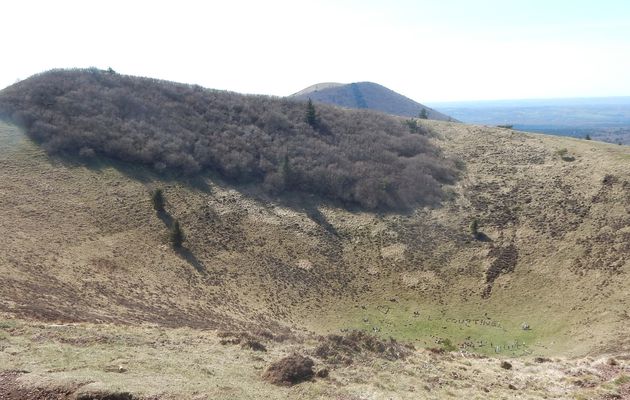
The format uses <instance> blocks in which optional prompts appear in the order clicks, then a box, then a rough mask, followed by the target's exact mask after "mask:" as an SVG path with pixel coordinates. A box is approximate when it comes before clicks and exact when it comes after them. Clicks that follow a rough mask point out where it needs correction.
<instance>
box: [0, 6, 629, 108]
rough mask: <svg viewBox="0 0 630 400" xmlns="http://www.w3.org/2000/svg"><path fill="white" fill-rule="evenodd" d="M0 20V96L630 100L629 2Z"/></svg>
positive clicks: (11, 14)
mask: <svg viewBox="0 0 630 400" xmlns="http://www.w3.org/2000/svg"><path fill="white" fill-rule="evenodd" d="M0 12H1V13H2V16H3V18H2V23H1V24H0V37H1V38H2V48H1V51H2V58H0V88H1V87H5V86H7V85H10V84H12V83H14V82H15V81H16V80H17V79H24V78H26V77H28V76H30V75H32V74H34V73H37V72H41V71H44V70H48V69H51V68H59V67H63V68H65V67H89V66H96V67H99V68H107V67H110V66H111V67H112V68H114V69H115V70H116V71H118V72H120V73H124V74H131V75H143V76H150V77H156V78H162V79H168V80H173V81H179V82H187V83H197V84H200V85H202V86H205V87H210V88H217V89H229V90H234V91H237V92H245V93H263V94H273V95H280V96H283V95H288V94H291V93H293V92H296V91H298V90H301V89H303V88H304V87H306V86H309V85H311V84H313V83H317V82H344V83H349V82H357V81H373V82H377V83H380V84H382V85H385V86H387V87H389V88H391V89H393V90H395V91H398V92H400V93H402V94H404V95H406V96H408V97H411V98H413V99H414V100H417V101H420V102H432V101H447V100H453V101H455V100H475V99H512V98H548V97H587V96H621V95H626V96H627V95H630V1H628V0H619V1H615V0H599V1H592V0H591V1H581V0H572V1H568V0H567V1H564V0H557V1H556V0H522V1H517V0H514V1H510V0H485V1H484V0H476V1H469V0H439V1H438V0H432V1H429V0H427V1H396V0H390V1H366V0H363V1H343V0H336V1H334V0H331V1H298V0H294V1H275V0H264V1H263V0H261V1H240V0H231V1H196V2H194V1H184V0H177V1H168V2H162V1H132V0H127V1H115V0H108V1H99V2H95V1H66V0H55V1H39V2H38V1H29V0H19V1H5V2H2V4H0Z"/></svg>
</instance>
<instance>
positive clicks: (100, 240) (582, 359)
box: [0, 72, 630, 400]
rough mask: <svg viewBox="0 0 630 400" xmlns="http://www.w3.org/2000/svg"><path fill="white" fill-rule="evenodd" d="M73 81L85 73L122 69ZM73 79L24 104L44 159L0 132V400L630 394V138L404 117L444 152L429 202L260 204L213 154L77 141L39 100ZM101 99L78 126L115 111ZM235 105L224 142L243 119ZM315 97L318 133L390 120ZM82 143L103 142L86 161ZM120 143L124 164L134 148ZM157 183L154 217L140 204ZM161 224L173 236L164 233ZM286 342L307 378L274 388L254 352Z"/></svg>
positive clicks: (152, 124) (301, 198) (272, 357)
mask: <svg viewBox="0 0 630 400" xmlns="http://www.w3.org/2000/svg"><path fill="white" fill-rule="evenodd" d="M79 75H80V76H81V77H82V79H86V85H87V86H86V87H90V85H93V84H94V83H93V82H92V81H91V79H94V80H99V79H101V80H102V81H103V82H105V84H104V85H103V86H98V87H99V88H101V87H107V85H110V84H112V82H114V83H115V82H117V80H118V79H121V77H118V76H113V77H111V78H110V76H109V75H106V74H104V73H102V72H99V73H98V75H96V78H95V77H92V76H85V75H83V72H81V73H80V74H79ZM44 76H46V75H44ZM61 76H62V77H65V76H66V75H63V74H62V75H61ZM110 79H111V80H110ZM124 79H127V78H124ZM129 81H130V82H136V83H140V84H141V85H140V86H141V87H145V86H146V85H147V81H144V80H143V79H139V78H129ZM80 82H83V81H80ZM148 82H149V83H151V82H153V83H156V82H155V81H148ZM156 84H159V85H161V83H160V82H157V83H156ZM30 85H33V84H32V83H30V84H27V85H24V86H14V87H12V88H10V91H9V92H2V93H0V104H4V105H6V104H7V101H8V100H7V98H10V99H11V102H13V101H18V100H19V101H23V103H15V104H20V105H23V104H27V105H30V104H31V101H32V100H33V99H37V98H38V97H36V96H34V95H33V94H32V93H34V92H32V91H30V88H34V87H38V85H33V86H30ZM69 85H70V83H69ZM82 85H83V83H81V84H80V85H78V86H74V84H72V85H71V86H70V87H71V88H73V90H70V91H68V92H65V93H66V94H64V95H60V96H57V97H55V103H53V104H50V103H49V102H44V103H43V106H41V108H38V107H34V109H35V114H34V115H35V116H36V117H37V118H44V117H45V118H47V119H46V123H50V124H51V125H53V126H55V127H63V128H64V129H65V127H68V128H71V130H70V131H65V132H57V134H60V135H62V138H63V139H64V142H63V143H68V146H67V147H63V150H61V151H57V150H55V151H51V146H52V144H55V143H56V141H54V140H52V138H54V137H55V136H51V138H50V139H49V138H47V137H40V136H38V135H37V133H36V132H37V131H32V132H31V131H30V128H25V127H24V126H22V127H20V126H17V125H15V124H14V123H11V122H2V123H0V204H3V210H4V212H3V213H1V214H0V229H1V230H2V232H4V233H5V234H4V237H3V242H2V244H1V245H0V275H1V276H2V278H3V279H2V285H0V349H1V350H2V351H0V365H1V366H2V367H1V368H0V395H2V396H5V397H6V398H8V399H11V400H13V398H32V399H38V398H46V397H45V396H48V398H60V399H65V398H68V397H69V396H70V395H75V394H76V395H77V396H78V395H79V394H85V393H90V394H89V396H91V397H89V396H88V395H85V396H88V397H83V398H104V397H103V395H102V392H103V391H106V392H115V391H118V392H125V391H129V392H131V393H133V395H134V396H135V397H136V398H146V399H155V398H184V399H200V398H235V397H236V398H247V397H250V398H251V397H256V396H257V397H260V396H261V395H264V396H265V397H267V398H287V396H288V397H295V398H313V399H316V398H350V399H355V398H356V399H359V398H365V397H366V396H367V394H369V395H370V396H374V397H377V398H418V397H427V398H445V397H454V398H458V397H462V398H463V397H467V398H475V397H476V398H484V399H486V398H490V399H491V398H510V397H512V398H517V397H518V398H523V397H527V398H532V399H542V398H580V397H581V398H588V399H591V398H593V399H602V400H603V399H606V398H613V397H610V396H617V397H616V398H620V397H621V398H623V397H622V396H625V395H626V394H627V393H628V392H629V391H630V386H629V385H628V378H627V376H629V375H630V369H629V368H630V365H629V364H628V359H629V358H630V357H629V356H630V340H629V338H628V335H627V332H628V329H629V327H630V315H629V314H628V311H627V310H628V309H630V299H629V298H628V296H627V293H628V281H627V276H628V273H629V272H630V230H629V229H628V227H629V226H630V209H629V207H630V171H629V169H628V167H627V166H628V163H629V162H630V148H628V147H627V146H618V145H610V144H605V143H597V142H592V141H585V140H578V139H572V138H563V137H553V136H546V135H539V134H529V133H524V132H518V131H513V130H508V129H498V128H487V127H479V126H471V125H464V124H459V123H450V122H442V121H426V120H424V121H418V125H419V126H420V129H421V131H422V132H426V134H413V135H414V136H413V138H415V137H416V136H417V137H419V138H422V139H421V142H419V143H422V144H423V147H422V148H423V149H431V154H433V155H434V157H436V159H440V160H451V161H449V162H451V163H453V164H457V165H458V166H457V168H455V169H456V170H457V171H458V172H457V177H456V178H454V179H451V180H448V181H445V182H443V183H440V184H439V187H440V191H441V193H442V195H441V196H440V197H439V200H436V201H435V202H433V203H430V204H426V203H423V202H418V203H417V204H416V205H415V206H413V207H411V208H410V209H407V210H405V211H403V212H401V211H397V210H392V209H389V210H387V211H386V212H385V211H382V210H379V209H370V208H368V207H362V208H361V207H359V208H357V207H354V206H352V207H348V206H347V204H344V203H343V202H340V201H336V200H334V199H331V198H330V197H328V196H326V195H325V193H323V194H322V193H319V192H314V191H299V190H293V191H280V192H277V193H274V194H270V192H268V191H267V189H266V188H265V186H264V185H262V184H260V183H259V182H256V181H250V182H241V181H237V180H234V179H233V178H231V177H230V176H228V175H225V174H223V173H221V172H220V170H218V169H216V168H211V167H207V168H200V169H199V170H197V171H193V172H192V173H190V174H187V173H185V172H184V171H182V170H181V169H180V168H177V167H176V166H175V165H173V166H167V167H166V169H160V168H155V166H154V165H153V164H152V163H150V162H143V161H142V160H141V159H140V160H139V159H136V158H133V155H134V154H135V153H129V154H130V157H119V156H117V154H118V153H116V152H115V151H114V150H113V148H112V147H107V143H108V141H107V140H109V139H110V138H120V140H122V139H123V138H125V137H126V136H125V135H120V132H107V130H106V129H103V131H98V132H97V133H98V134H96V133H95V134H89V135H88V133H85V132H82V130H81V129H79V128H77V127H83V126H88V127H89V126H92V123H90V122H89V121H88V122H85V121H82V120H81V119H79V118H76V119H72V118H68V119H61V120H59V121H58V120H57V118H59V117H58V115H62V114H57V111H56V110H63V109H65V108H64V107H68V108H70V109H75V108H74V107H80V106H82V104H80V103H72V102H71V101H70V100H72V99H73V98H75V97H73V96H75V95H74V94H72V93H73V92H74V91H76V90H80V89H81V88H82V87H83V86H82ZM159 85H158V86H159ZM169 85H171V84H168V85H167V87H171V86H169ZM149 86H150V87H152V86H151V85H149ZM160 87H161V86H160ZM174 87H176V88H180V86H178V85H174ZM181 88H182V89H181V90H182V91H184V90H188V89H186V88H189V89H190V90H192V91H194V90H198V91H199V92H200V93H207V92H206V89H195V88H191V87H188V86H186V87H184V86H181ZM27 89H28V91H27ZM177 90H180V89H177ZM7 93H9V95H7ZM26 93H28V94H26ZM35 93H36V92H35ZM119 93H121V97H120V101H127V100H129V98H128V97H127V95H128V94H129V92H119ZM150 93H151V94H152V95H157V93H158V92H153V91H151V92H150ZM185 93H189V92H187V91H186V92H185ZM208 93H210V94H213V93H214V92H212V91H210V92H208ZM94 95H95V96H96V95H98V96H102V94H99V93H96V92H95V93H94ZM136 95H137V94H134V96H136ZM7 96H9V97H7ZM208 96H209V95H208ZM217 96H218V95H217ZM229 96H232V95H231V94H230V95H229ZM234 96H235V95H234ZM148 97H149V98H150V97H151V96H148ZM76 98H80V99H85V98H86V97H84V96H78V97H76ZM135 98H136V97H132V98H131V99H135ZM15 99H18V100H15ZM44 99H48V97H44ZM240 99H241V98H240V97H239V101H241V100H240ZM248 99H249V98H248ZM254 99H258V98H257V97H254ZM276 100H277V101H279V102H280V103H279V104H286V107H287V110H289V111H288V112H287V115H291V112H294V113H295V115H296V116H295V119H294V122H293V124H295V125H299V124H301V123H302V122H298V121H302V113H303V110H304V105H305V104H304V103H303V102H295V103H294V102H286V100H281V99H280V100H279V99H275V100H274V99H267V98H262V99H259V100H256V101H263V104H270V103H273V101H276ZM94 101H95V103H94V104H96V105H99V107H100V106H101V105H105V104H108V103H106V102H104V100H103V99H102V98H100V97H97V98H95V100H94ZM285 102H286V103H285ZM10 104H13V103H10ZM35 104H36V103H35ZM151 104H153V103H151V102H148V103H147V104H144V103H138V104H137V107H139V110H145V111H143V112H144V114H143V113H142V112H140V111H135V113H136V114H134V115H143V116H144V117H146V118H147V120H146V125H143V126H144V127H145V128H146V129H147V130H149V129H156V128H157V127H159V126H160V124H161V122H160V123H156V121H158V120H157V119H153V120H152V119H151V118H149V117H148V115H152V114H150V113H148V112H147V111H146V110H150V109H151V108H150V107H151ZM156 104H162V102H161V100H159V101H156ZM215 104H216V105H217V106H219V105H221V104H223V103H222V101H217V102H216V103H203V104H198V105H199V107H200V108H201V107H202V108H204V109H211V110H212V109H214V105H215ZM274 104H275V103H274ZM88 106H89V104H88V105H86V106H85V107H88ZM57 107H59V108H57ZM169 107H172V108H173V109H176V108H175V105H174V104H170V105H169ZM293 107H295V110H294V111H290V110H293ZM18 108H20V109H24V108H25V107H22V106H20V107H18ZM90 109H91V108H90ZM95 109H97V110H98V113H95V114H94V115H92V116H90V118H91V119H98V118H105V117H107V118H108V119H107V121H111V120H112V118H111V115H109V116H108V114H107V113H108V112H109V113H112V115H117V114H116V113H117V112H118V111H117V110H114V109H111V108H107V107H103V108H95ZM167 109H170V108H167ZM50 110H53V111H55V113H53V114H52V115H51V113H47V111H50ZM79 110H81V109H80V108H79ZM177 110H179V111H177V112H176V111H172V113H171V114H168V116H169V118H171V117H172V118H175V117H176V116H177V115H182V117H181V120H176V122H177V123H178V124H184V123H185V122H186V121H195V120H196V119H195V116H194V115H192V116H191V118H190V119H188V116H189V114H188V112H189V110H190V109H189V108H186V107H180V108H177ZM230 110H231V109H229V108H228V110H227V111H224V113H226V114H227V115H229V116H230V118H231V120H232V121H236V122H235V123H234V124H233V125H234V126H233V127H232V130H231V131H230V132H236V133H234V135H233V136H232V138H233V139H235V140H236V139H238V138H240V137H241V136H240V133H239V132H240V131H239V129H241V128H240V127H241V122H240V121H241V120H240V119H239V118H240V117H239V115H240V114H238V113H236V112H231V111H230ZM17 111H19V110H18V109H16V110H13V111H12V113H11V115H13V119H14V121H17V120H19V115H17V114H16V112H17ZM318 111H320V112H321V113H322V114H321V115H323V118H324V120H326V118H329V117H328V115H329V114H328V113H330V115H336V116H339V118H340V119H344V118H348V122H346V123H345V124H346V125H343V124H342V123H341V122H340V123H339V124H335V125H332V124H331V125H330V126H331V127H340V126H344V127H345V126H348V125H351V124H353V123H355V122H356V121H355V120H354V119H353V118H359V117H361V118H366V119H368V120H371V119H372V118H373V119H380V118H383V121H386V122H382V121H380V122H376V121H374V122H370V124H371V125H370V126H372V125H373V124H386V125H385V126H390V125H389V124H390V123H389V122H387V121H392V122H391V126H394V125H395V126H396V127H397V128H395V129H399V128H398V127H401V126H402V127H405V125H402V124H401V123H400V122H401V120H399V119H392V118H391V117H386V116H383V115H382V114H371V113H369V112H367V111H348V110H337V109H335V108H333V107H330V108H325V106H323V105H322V106H320V107H318ZM180 112H181V113H182V114H179V113H180ZM355 113H357V114H355ZM5 114H9V113H8V112H6V111H5ZM68 115H70V116H72V115H73V114H72V113H69V114H68ZM134 118H136V117H134ZM217 118H218V117H217ZM359 119H360V118H359ZM114 120H115V119H114ZM51 121H52V122H51ZM159 121H162V120H159ZM328 121H330V119H328ZM237 122H238V124H237ZM42 123H43V122H42ZM81 124H86V125H81ZM32 126H35V123H33V124H32V125H31V127H32ZM103 126H105V125H103ZM121 126H122V127H124V125H121ZM254 126H256V125H254ZM377 126H381V125H377ZM169 127H170V128H177V129H180V128H179V127H180V125H175V126H173V125H169ZM110 129H111V130H113V131H115V130H117V129H121V128H120V127H119V125H113V126H112V127H111V128H110ZM164 129H165V133H164V134H165V135H166V134H167V133H166V131H167V128H164ZM251 129H253V128H251ZM259 129H260V131H261V132H262V133H267V130H266V129H267V128H265V127H264V126H261V127H259ZM304 129H305V130H306V132H309V134H312V135H315V134H317V133H316V132H317V131H315V130H313V129H312V127H304ZM335 129H337V128H334V129H333V128H331V131H333V132H337V133H333V135H343V134H344V133H345V130H344V129H346V128H344V129H341V128H339V131H336V130H335ZM392 129H394V128H392ZM189 131H190V132H192V133H191V134H190V137H193V138H196V136H195V135H193V133H194V132H195V131H194V130H192V129H189ZM52 132H54V130H53V131H52ZM87 132H91V131H87ZM122 132H128V131H124V130H123V131H122ZM394 132H398V131H394ZM69 133H71V139H72V140H71V141H69V142H67V141H65V140H66V139H67V138H66V135H68V134H69ZM262 133H261V134H262ZM99 134H100V135H101V136H99ZM410 134H411V133H410ZM94 135H96V138H100V140H101V141H102V142H99V141H98V140H97V139H96V138H94V137H92V136H94ZM156 136H157V135H156ZM178 137H181V136H178ZM184 137H185V136H184ZM304 137H306V136H299V138H300V140H304V139H303V138H304ZM367 138H368V139H370V140H373V136H368V137H367ZM106 139H107V140H106ZM79 140H80V141H84V140H92V141H91V142H90V144H94V143H96V144H98V143H101V147H97V146H96V145H92V146H90V148H91V149H92V150H93V151H94V153H93V154H92V153H90V152H88V151H83V152H81V148H79V149H77V146H76V145H75V144H76V143H83V142H79ZM318 140H319V139H318ZM51 142H52V144H51ZM247 142H248V143H249V141H247ZM134 143H135V144H136V145H138V146H139V147H138V148H136V150H137V151H138V153H139V154H141V153H142V150H143V146H144V145H146V143H147V142H142V141H137V142H134ZM210 144H212V143H210ZM165 145H166V144H165ZM53 149H54V146H53ZM81 153H83V154H81ZM86 153H87V154H86ZM455 160H457V161H455ZM386 165H387V164H386ZM158 188H159V189H162V191H163V194H164V199H165V205H164V212H156V210H155V208H154V203H153V202H152V193H154V192H155V190H156V189H158ZM173 220H177V221H179V223H180V224H181V227H182V229H183V231H184V233H185V236H186V240H185V241H184V245H183V246H184V247H183V248H182V249H173V248H172V246H171V245H170V244H169V228H170V227H171V224H172V221H173ZM473 221H477V225H478V232H476V233H475V234H473V233H471V231H470V226H471V223H472V222H473ZM354 331H359V332H363V333H361V334H357V333H356V332H354ZM390 337H391V338H393V340H391V339H390ZM293 353H298V354H301V355H304V356H307V357H310V358H311V359H312V360H313V361H314V363H315V365H314V370H315V371H318V372H320V376H318V377H316V378H315V379H314V381H311V382H304V383H301V384H298V385H295V386H292V387H289V388H286V387H280V386H275V385H273V384H271V383H268V381H267V380H265V379H264V378H263V377H264V376H268V375H267V374H265V372H266V371H267V369H268V368H269V367H270V365H272V364H273V363H275V362H276V361H278V360H280V359H281V358H282V357H285V356H289V355H291V354H293ZM609 359H612V360H609ZM503 361H505V362H507V363H509V365H510V368H511V369H508V367H507V365H506V364H503V367H502V366H501V365H502V362H503ZM324 369H327V373H328V376H326V372H321V371H323V370H324ZM25 391H26V392H28V393H30V394H29V395H28V396H27V395H24V393H25ZM98 391H101V392H99V393H101V395H100V396H101V397H98V396H97V395H96V394H94V393H97V392H98ZM7 393H9V395H7ZM38 393H39V395H38ZM51 393H52V394H55V395H56V396H57V397H52V394H51ZM10 396H14V397H10ZM38 396H39V397H38ZM122 396H123V395H122V394H120V396H119V397H118V398H130V397H122ZM204 396H205V397H204Z"/></svg>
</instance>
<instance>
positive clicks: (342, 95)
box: [291, 82, 456, 122]
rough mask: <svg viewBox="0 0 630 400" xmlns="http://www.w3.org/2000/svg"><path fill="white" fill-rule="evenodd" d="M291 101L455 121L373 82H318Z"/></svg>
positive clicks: (300, 92) (293, 96)
mask: <svg viewBox="0 0 630 400" xmlns="http://www.w3.org/2000/svg"><path fill="white" fill-rule="evenodd" d="M291 97H292V98H296V99H303V100H306V99H308V98H310V99H312V100H313V101H316V102H320V103H326V104H332V105H336V106H340V107H346V108H357V109H368V110H374V111H380V112H384V113H386V114H391V115H398V116H402V117H411V118H417V117H418V116H419V115H420V113H421V112H422V110H425V111H426V113H427V118H428V119H434V120H439V121H454V122H455V121H456V120H454V119H452V118H451V117H449V116H448V115H445V114H442V113H440V112H438V111H436V110H434V109H432V108H430V107H427V106H425V105H422V104H420V103H418V102H415V101H413V100H411V99H410V98H408V97H405V96H403V95H401V94H399V93H396V92H394V91H393V90H391V89H388V88H386V87H384V86H381V85H379V84H377V83H373V82H356V83H349V84H342V83H318V84H315V85H312V86H309V87H308V88H306V89H303V90H301V91H299V92H297V93H295V94H293V95H291Z"/></svg>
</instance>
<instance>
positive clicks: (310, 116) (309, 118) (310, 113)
mask: <svg viewBox="0 0 630 400" xmlns="http://www.w3.org/2000/svg"><path fill="white" fill-rule="evenodd" d="M306 122H307V123H308V124H309V125H310V126H312V127H313V128H316V127H317V113H316V112H315V106H314V105H313V101H312V100H311V99H310V98H309V99H308V103H306Z"/></svg>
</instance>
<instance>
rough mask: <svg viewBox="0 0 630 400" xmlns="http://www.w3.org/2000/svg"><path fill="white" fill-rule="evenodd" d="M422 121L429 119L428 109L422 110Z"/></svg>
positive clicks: (420, 116)
mask: <svg viewBox="0 0 630 400" xmlns="http://www.w3.org/2000/svg"><path fill="white" fill-rule="evenodd" d="M419 118H420V119H429V114H428V113H427V109H426V108H424V107H423V108H422V110H421V111H420V115H419Z"/></svg>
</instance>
